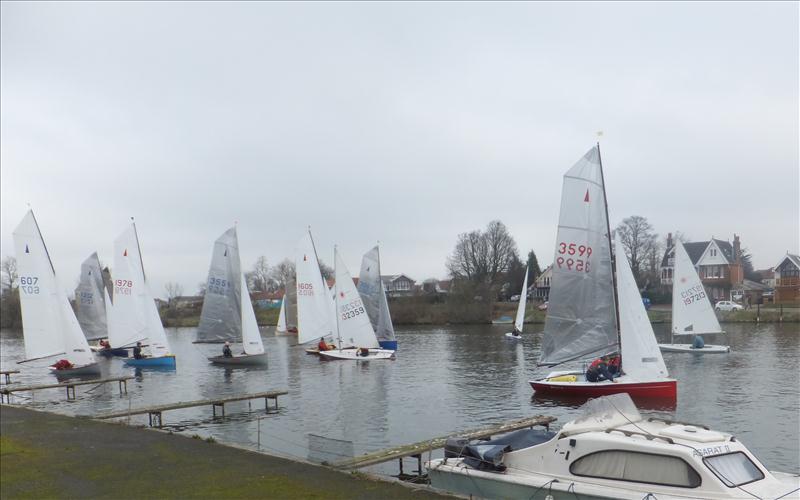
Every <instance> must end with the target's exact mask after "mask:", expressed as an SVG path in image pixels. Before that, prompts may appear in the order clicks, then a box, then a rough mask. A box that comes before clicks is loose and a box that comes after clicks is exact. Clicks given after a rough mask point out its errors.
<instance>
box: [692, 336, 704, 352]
mask: <svg viewBox="0 0 800 500" xmlns="http://www.w3.org/2000/svg"><path fill="white" fill-rule="evenodd" d="M705 346H706V343H705V341H704V340H703V337H701V336H700V335H695V336H694V341H693V342H692V349H702V348H703V347H705Z"/></svg>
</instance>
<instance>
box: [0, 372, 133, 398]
mask: <svg viewBox="0 0 800 500" xmlns="http://www.w3.org/2000/svg"><path fill="white" fill-rule="evenodd" d="M132 378H133V376H132V375H126V376H124V377H109V378H96V379H91V380H79V379H76V380H70V381H67V382H61V383H58V384H44V385H23V386H15V387H3V388H2V389H0V403H2V402H3V399H4V398H5V399H6V400H7V401H8V402H9V403H10V402H11V394H12V393H14V392H33V391H39V390H42V389H54V388H56V387H64V388H66V390H67V400H68V401H71V400H73V399H75V386H78V385H97V384H106V383H109V382H118V383H119V393H120V394H127V393H128V380H130V379H132Z"/></svg>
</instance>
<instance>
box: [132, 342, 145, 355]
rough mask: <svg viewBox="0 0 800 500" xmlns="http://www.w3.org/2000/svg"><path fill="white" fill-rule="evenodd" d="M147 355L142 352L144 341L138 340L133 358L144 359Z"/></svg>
mask: <svg viewBox="0 0 800 500" xmlns="http://www.w3.org/2000/svg"><path fill="white" fill-rule="evenodd" d="M146 357H147V356H145V355H144V354H142V343H141V342H137V343H136V347H134V348H133V359H144V358H146Z"/></svg>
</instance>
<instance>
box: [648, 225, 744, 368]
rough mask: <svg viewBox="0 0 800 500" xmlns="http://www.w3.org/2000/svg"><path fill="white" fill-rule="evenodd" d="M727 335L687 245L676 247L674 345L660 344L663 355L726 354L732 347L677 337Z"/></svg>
mask: <svg viewBox="0 0 800 500" xmlns="http://www.w3.org/2000/svg"><path fill="white" fill-rule="evenodd" d="M717 333H724V332H723V331H722V328H720V326H719V321H717V315H716V314H714V308H713V307H711V302H710V301H709V300H708V296H707V295H706V291H705V288H703V283H702V282H701V281H700V276H698V275H697V271H696V270H695V268H694V265H693V264H692V260H691V259H690V258H689V254H688V253H686V249H685V248H684V247H683V243H681V242H680V241H679V242H678V243H677V244H676V245H675V275H674V278H673V281H672V328H671V329H670V343H669V344H658V347H659V348H660V349H661V350H662V351H663V352H691V353H695V354H724V353H726V352H730V350H731V348H730V346H726V345H711V344H703V347H695V346H694V344H676V343H675V336H676V335H695V336H697V335H708V334H717Z"/></svg>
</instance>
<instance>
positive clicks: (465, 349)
mask: <svg viewBox="0 0 800 500" xmlns="http://www.w3.org/2000/svg"><path fill="white" fill-rule="evenodd" d="M654 327H655V329H656V333H657V336H658V337H659V339H660V340H661V341H667V337H668V334H667V333H666V332H667V327H668V325H654ZM724 327H725V329H726V330H727V332H728V333H727V334H726V335H724V336H719V338H716V339H715V338H709V339H708V340H707V341H708V343H728V344H730V345H731V348H732V352H731V353H730V354H723V355H705V356H699V355H687V354H678V353H676V354H670V353H666V354H665V355H664V359H665V361H666V364H667V368H668V369H669V371H670V375H671V376H672V377H674V378H676V379H678V401H677V405H675V406H674V408H668V409H663V408H662V409H661V410H653V409H643V410H642V413H643V414H657V415H661V416H666V417H669V418H672V419H676V420H681V421H687V422H693V423H699V424H706V425H709V426H710V427H711V428H714V429H717V430H720V431H724V432H730V433H732V434H734V435H735V436H736V437H737V438H738V439H740V440H741V441H743V442H744V443H745V444H746V445H747V446H748V447H749V448H750V449H751V450H752V451H753V452H754V453H755V454H756V456H758V457H759V458H760V459H761V460H762V462H764V464H765V465H766V466H767V467H768V468H769V469H772V470H780V471H786V472H798V470H800V437H799V433H800V333H799V332H798V330H799V329H800V326H799V325H797V324H761V325H755V324H727V325H724ZM541 328H542V326H541V325H529V326H527V331H526V333H525V338H524V340H523V341H522V342H513V341H508V340H505V338H504V336H503V334H504V333H505V331H507V330H508V328H507V327H505V326H490V325H474V326H442V327H399V328H398V329H397V337H398V340H399V343H400V350H399V351H398V355H397V359H396V360H394V361H372V362H358V363H354V362H348V361H332V362H325V361H321V360H320V359H319V358H318V357H316V356H310V355H307V354H305V352H304V351H303V347H302V346H297V345H294V344H295V338H294V337H292V336H276V335H275V334H274V329H273V328H265V329H263V330H262V335H263V337H264V343H265V347H266V349H267V352H268V356H269V364H268V366H267V367H265V368H260V369H225V368H222V367H218V366H213V365H211V364H209V363H208V361H207V360H206V356H209V355H216V354H218V353H219V352H221V347H220V346H219V345H208V344H193V343H192V341H193V340H194V337H195V330H194V328H180V329H168V330H167V336H168V338H169V341H170V343H171V345H172V349H173V352H174V353H175V354H176V356H177V370H175V371H148V370H144V371H138V372H136V371H134V369H132V368H129V367H126V366H124V365H123V363H122V360H121V359H119V358H114V359H112V360H106V359H102V360H101V364H102V365H103V372H104V375H124V374H131V375H136V379H135V380H131V381H129V382H128V395H127V396H120V395H119V392H118V389H117V387H116V384H115V383H112V384H105V385H102V386H97V387H96V386H91V385H87V386H81V387H78V388H77V390H76V392H77V395H78V398H77V400H76V401H70V402H67V401H66V400H65V395H64V393H63V392H61V391H59V390H55V389H51V390H43V391H38V392H36V393H34V394H33V395H31V393H20V395H19V396H14V402H15V403H19V404H23V405H29V406H32V407H35V408H38V409H44V410H47V411H52V412H56V413H63V414H68V415H98V414H102V413H106V412H110V411H116V410H126V409H128V408H138V407H143V406H150V405H154V404H166V403H174V402H178V401H187V400H195V399H206V398H217V397H222V396H226V395H237V394H244V393H254V392H259V391H266V390H281V389H285V390H288V391H289V394H288V395H287V396H282V397H281V398H280V399H279V403H280V410H279V411H278V412H277V413H273V414H265V413H264V411H263V405H264V403H263V400H257V401H253V403H252V410H251V409H249V408H248V403H247V402H237V403H231V404H228V405H226V414H227V417H226V418H212V416H211V408H210V407H208V406H203V407H197V408H189V409H183V410H175V411H169V412H166V413H164V415H163V418H164V424H165V428H166V429H169V430H172V431H174V432H183V433H185V434H188V435H195V434H197V435H199V436H202V437H209V436H211V437H213V438H215V439H216V440H217V441H219V442H223V443H229V444H235V445H238V446H243V447H247V448H251V449H260V450H261V451H264V452H267V453H272V454H277V455H282V456H287V457H297V458H302V459H306V460H307V459H312V460H313V459H316V458H317V457H318V456H319V447H320V446H322V447H323V448H324V449H325V450H327V453H328V455H326V456H327V458H332V457H335V456H338V455H339V454H341V455H347V454H348V453H352V452H355V453H356V454H359V453H363V452H366V451H375V450H379V449H382V448H386V447H389V446H393V445H400V444H408V443H412V442H416V441H422V440H425V439H429V438H433V437H438V436H442V435H447V434H450V433H453V432H455V431H459V430H467V429H474V428H479V427H483V426H487V425H490V424H498V423H502V422H505V421H509V420H514V419H519V418H523V417H527V416H532V415H536V414H545V415H552V416H555V417H557V418H558V421H557V422H556V427H558V426H560V425H561V424H563V423H565V422H567V421H569V420H570V419H572V418H573V417H574V416H575V415H576V413H577V406H578V405H579V402H573V401H552V400H542V399H537V398H535V397H533V391H532V389H531V388H530V386H529V385H528V380H530V379H531V378H536V377H540V376H543V375H545V374H546V370H547V369H546V368H539V367H537V366H536V361H537V359H538V357H539V341H540V338H541ZM0 348H2V350H1V351H0V352H1V353H2V355H1V361H2V369H14V368H19V369H21V370H22V373H20V374H17V375H14V378H13V382H14V383H15V384H16V383H24V384H39V383H51V382H53V381H54V380H55V378H54V377H53V376H52V375H50V374H49V373H48V371H47V369H46V368H45V366H46V365H47V363H46V362H42V361H38V362H37V361H34V362H32V363H26V364H24V365H16V363H15V362H16V361H18V360H20V359H22V358H23V344H22V338H21V333H20V332H13V331H0ZM32 365H33V366H32ZM130 423H131V424H140V425H141V424H147V416H146V415H143V416H135V417H131V418H130ZM314 436H321V437H322V438H316V437H314ZM342 441H344V442H342ZM351 443H352V444H351ZM310 449H313V450H314V451H311V450H310ZM331 453H333V455H331ZM434 456H435V455H434ZM426 458H427V457H426ZM409 468H411V467H409ZM373 470H375V471H377V472H383V473H396V464H394V463H393V464H391V465H385V466H381V467H378V468H375V469H373Z"/></svg>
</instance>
